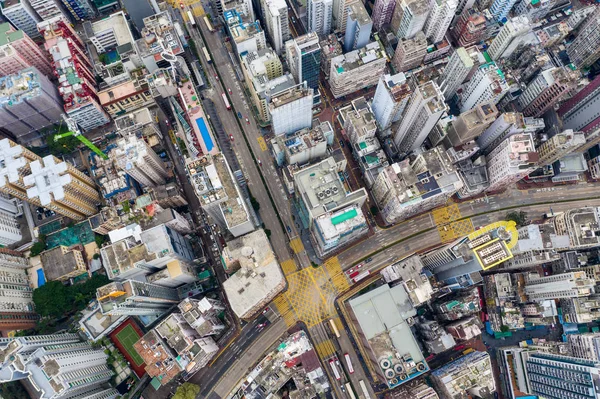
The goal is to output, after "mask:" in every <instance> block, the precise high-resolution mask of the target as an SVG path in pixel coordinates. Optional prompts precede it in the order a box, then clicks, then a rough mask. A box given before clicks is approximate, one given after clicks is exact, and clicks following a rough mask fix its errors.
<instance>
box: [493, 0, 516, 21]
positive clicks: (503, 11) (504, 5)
mask: <svg viewBox="0 0 600 399" xmlns="http://www.w3.org/2000/svg"><path fill="white" fill-rule="evenodd" d="M516 2H517V0H493V1H492V4H491V6H490V14H491V15H492V18H493V19H494V20H495V21H499V22H502V21H503V20H504V19H505V18H506V17H507V16H508V13H509V12H510V10H511V9H512V8H513V6H514V5H515V3H516Z"/></svg>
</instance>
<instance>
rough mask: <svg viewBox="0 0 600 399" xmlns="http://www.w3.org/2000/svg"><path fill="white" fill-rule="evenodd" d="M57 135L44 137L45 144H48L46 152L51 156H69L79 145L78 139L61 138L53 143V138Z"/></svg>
mask: <svg viewBox="0 0 600 399" xmlns="http://www.w3.org/2000/svg"><path fill="white" fill-rule="evenodd" d="M56 135H57V134H51V135H49V136H47V137H46V144H48V150H50V153H51V154H52V155H62V154H69V153H71V152H73V151H75V149H76V148H77V147H78V146H79V144H81V142H80V141H79V139H78V138H77V137H75V136H68V137H63V138H62V139H60V140H58V141H55V140H54V137H55V136H56Z"/></svg>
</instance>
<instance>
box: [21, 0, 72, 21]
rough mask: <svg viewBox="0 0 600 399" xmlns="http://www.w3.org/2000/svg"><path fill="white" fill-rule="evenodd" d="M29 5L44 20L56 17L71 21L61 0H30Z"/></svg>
mask: <svg viewBox="0 0 600 399" xmlns="http://www.w3.org/2000/svg"><path fill="white" fill-rule="evenodd" d="M29 4H30V5H31V7H32V8H33V9H34V10H35V12H36V13H37V15H39V17H40V19H42V20H46V19H50V18H54V17H56V16H60V17H62V18H63V19H64V20H65V21H68V20H69V17H68V16H67V14H66V13H65V12H64V9H63V6H62V4H61V3H60V1H59V0H29Z"/></svg>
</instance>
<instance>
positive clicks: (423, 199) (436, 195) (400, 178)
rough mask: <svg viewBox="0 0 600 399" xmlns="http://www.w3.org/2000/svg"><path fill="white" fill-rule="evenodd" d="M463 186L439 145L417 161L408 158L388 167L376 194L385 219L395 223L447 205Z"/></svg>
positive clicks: (380, 175)
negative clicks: (449, 199)
mask: <svg viewBox="0 0 600 399" xmlns="http://www.w3.org/2000/svg"><path fill="white" fill-rule="evenodd" d="M461 187H462V181H461V179H460V177H459V176H458V173H457V171H456V167H455V166H454V165H453V164H452V162H451V161H450V158H448V155H447V154H446V153H445V152H444V151H443V149H442V148H441V147H435V148H433V149H431V150H429V151H425V152H424V153H422V154H420V155H419V156H417V158H416V159H415V160H414V161H413V162H410V161H409V160H408V159H405V160H404V161H402V162H399V163H395V164H392V165H390V166H387V167H386V168H384V169H383V171H382V172H381V173H380V174H379V175H378V176H377V179H376V180H375V184H374V185H373V189H372V193H373V197H374V199H375V201H376V202H377V204H378V206H379V209H380V211H381V215H382V216H383V218H384V220H385V221H386V222H387V223H394V222H397V221H400V220H404V219H407V218H409V217H411V216H413V215H416V214H418V213H420V212H425V211H428V210H430V209H433V208H435V207H436V206H439V205H442V204H444V203H445V202H446V201H447V200H448V198H450V197H451V196H452V195H454V193H456V192H457V191H458V190H459V189H460V188H461Z"/></svg>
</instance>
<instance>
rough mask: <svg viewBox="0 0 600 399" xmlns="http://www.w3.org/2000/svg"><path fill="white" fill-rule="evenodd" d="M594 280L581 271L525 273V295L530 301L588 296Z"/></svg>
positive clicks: (592, 290)
mask: <svg viewBox="0 0 600 399" xmlns="http://www.w3.org/2000/svg"><path fill="white" fill-rule="evenodd" d="M595 285H596V280H594V279H593V278H589V277H588V276H587V274H586V273H585V272H583V271H577V272H570V273H561V274H555V275H552V276H539V275H538V274H537V273H528V274H526V275H525V289H524V291H525V295H527V299H528V300H529V301H532V302H538V301H543V300H546V299H552V300H554V299H561V298H578V297H588V296H590V295H591V294H593V293H594V286H595Z"/></svg>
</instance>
